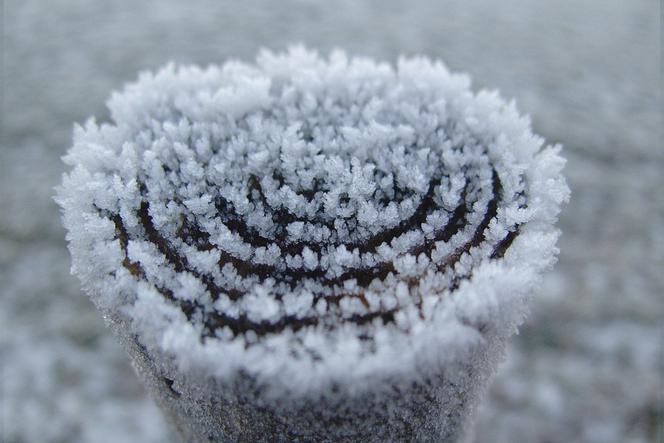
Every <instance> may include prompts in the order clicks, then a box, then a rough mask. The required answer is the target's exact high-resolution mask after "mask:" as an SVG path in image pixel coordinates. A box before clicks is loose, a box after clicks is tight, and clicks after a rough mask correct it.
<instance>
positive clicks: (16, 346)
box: [0, 0, 664, 443]
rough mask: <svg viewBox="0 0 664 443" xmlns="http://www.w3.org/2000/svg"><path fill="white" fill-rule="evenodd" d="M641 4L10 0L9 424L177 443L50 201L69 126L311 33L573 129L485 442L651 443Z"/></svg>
mask: <svg viewBox="0 0 664 443" xmlns="http://www.w3.org/2000/svg"><path fill="white" fill-rule="evenodd" d="M660 17H661V15H660V10H659V4H658V2H656V1H654V0H632V1H625V0H557V1H555V2H554V1H543V0H542V1H532V0H504V1H502V2H492V1H489V0H486V1H480V0H455V1H436V0H427V1H422V2H406V1H402V2H398V1H395V0H390V1H385V0H382V1H380V0H376V1H354V0H346V1H342V2H315V1H313V0H300V1H295V0H291V1H285V2H283V1H282V2H270V1H269V0H264V1H248V2H230V1H218V0H206V1H190V2H176V1H165V0H155V1H142V2H120V1H107V2H77V1H74V0H48V1H47V0H42V1H38V0H6V1H5V2H4V16H3V21H4V23H3V26H2V32H3V35H4V40H3V44H4V67H3V73H2V84H3V86H4V89H3V92H4V101H3V109H2V125H3V126H2V129H3V130H2V139H1V142H0V202H1V205H0V288H1V289H0V291H1V292H0V294H1V297H0V365H1V370H2V377H1V380H0V383H1V385H0V407H1V410H0V414H1V415H0V440H1V441H3V442H5V441H6V442H8V443H9V442H11V443H18V442H30V443H31V442H105V441H109V442H110V441H114V442H152V441H154V442H157V441H159V442H161V441H168V438H169V433H168V431H167V430H166V428H165V427H164V419H163V418H162V416H161V415H160V413H159V411H158V410H157V409H156V407H155V406H154V404H153V403H152V402H151V401H150V400H149V399H148V398H146V396H145V394H144V392H143V390H142V388H141V387H140V386H139V384H138V382H137V381H136V380H135V377H134V375H133V373H132V370H131V368H130V366H129V364H128V361H127V359H126V357H125V355H124V354H123V352H122V350H121V349H120V347H119V345H117V344H116V343H115V342H114V341H113V339H112V338H111V337H110V333H109V332H108V331H107V330H106V329H105V328H104V325H103V321H102V319H101V318H100V316H99V315H98V314H97V312H96V311H95V310H94V308H93V307H92V305H91V303H90V302H89V301H88V299H87V298H86V297H85V296H84V295H83V294H82V293H81V292H80V290H79V287H78V282H77V281H76V280H75V279H73V278H72V277H71V276H70V275H69V256H68V252H67V251H66V249H65V246H64V239H63V237H64V231H63V229H62V227H61V223H60V219H59V215H58V211H57V209H56V207H55V204H54V203H53V201H52V198H51V196H52V195H53V187H54V186H55V185H56V184H58V183H59V181H60V174H61V173H62V171H63V170H64V165H63V164H62V163H61V161H60V160H59V157H60V156H61V155H62V154H63V153H64V151H65V150H66V149H67V148H68V146H69V142H70V137H71V125H72V122H74V121H78V122H80V121H83V120H84V119H85V117H86V116H88V115H97V116H98V117H99V119H100V120H103V119H104V118H106V117H107V112H106V110H105V109H104V101H105V100H106V98H107V96H108V94H109V92H110V91H111V90H112V89H115V88H118V87H119V86H121V85H122V84H123V83H124V82H126V81H129V80H133V79H134V78H135V76H136V73H137V71H138V70H140V69H144V68H154V67H157V66H160V65H162V64H164V63H165V62H166V61H168V60H171V59H172V60H176V61H180V62H190V61H191V62H198V63H202V64H205V63H209V62H218V61H222V60H225V59H226V58H228V57H236V58H241V59H245V60H246V59H251V58H253V56H254V54H255V53H256V52H257V50H258V48H259V47H261V46H266V47H270V48H273V49H282V48H284V47H285V46H286V45H288V44H289V43H294V42H304V43H305V44H307V45H308V46H310V47H313V48H319V49H321V50H322V51H323V52H326V51H327V50H329V49H330V48H332V47H335V46H337V47H343V48H345V49H347V50H348V51H349V52H351V53H356V54H367V55H372V56H374V57H377V58H384V59H388V60H395V59H396V57H397V56H398V54H399V53H407V54H415V53H423V54H427V55H430V56H433V57H440V58H442V59H444V60H445V61H446V63H447V64H448V65H449V66H450V67H451V68H452V69H454V70H463V71H466V72H468V73H470V74H471V75H472V76H473V78H474V80H475V85H476V87H478V88H480V87H490V88H498V89H500V90H501V92H502V94H503V95H504V96H506V97H514V98H515V99H516V100H517V102H518V103H519V107H520V109H522V110H523V111H525V112H529V113H530V114H531V115H532V117H533V122H534V126H535V129H536V131H538V132H539V133H541V134H543V135H545V136H546V137H547V138H548V140H549V141H553V142H561V143H563V144H564V145H565V148H566V149H565V155H566V157H567V158H568V160H569V162H568V167H567V170H566V174H567V177H568V181H569V184H570V187H571V188H572V192H573V196H572V200H571V202H570V204H569V205H567V207H566V208H565V210H564V212H563V217H562V220H561V224H560V225H561V228H562V230H563V236H562V238H561V242H560V247H561V255H560V263H559V264H558V266H557V268H556V271H555V272H553V273H552V274H550V275H549V277H548V278H547V279H546V281H545V283H544V285H543V287H542V288H541V290H540V291H538V294H537V297H536V301H535V303H534V304H533V312H532V315H531V317H530V320H529V322H528V324H527V325H526V326H525V327H524V328H522V330H521V333H520V335H519V336H517V337H515V339H514V340H513V341H512V346H511V349H510V351H509V357H508V360H507V362H506V363H505V364H504V365H503V367H502V368H501V372H500V374H499V375H498V377H497V378H496V382H495V383H494V385H493V387H492V389H491V392H490V395H489V397H488V399H487V401H486V402H485V405H484V406H483V408H482V410H481V411H480V413H479V417H478V423H477V431H476V434H477V435H476V436H477V441H478V442H552V443H556V442H569V441H582V442H602V443H605V442H606V443H610V442H616V443H621V442H652V441H658V438H660V439H661V438H662V422H663V420H664V405H663V397H662V396H663V392H662V389H663V384H664V382H663V379H664V357H663V355H662V353H663V347H664V345H663V341H664V337H663V335H662V334H663V331H662V326H661V324H662V320H661V317H662V314H663V313H664V297H663V295H664V273H662V263H664V230H662V226H664V197H663V196H662V193H661V189H662V186H663V185H664V147H663V146H662V132H661V125H662V114H661V110H660V108H661V78H660V76H659V75H660V74H659V68H660V60H661V43H660V38H661V37H660V26H661V25H660Z"/></svg>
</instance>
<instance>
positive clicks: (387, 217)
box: [58, 48, 568, 389]
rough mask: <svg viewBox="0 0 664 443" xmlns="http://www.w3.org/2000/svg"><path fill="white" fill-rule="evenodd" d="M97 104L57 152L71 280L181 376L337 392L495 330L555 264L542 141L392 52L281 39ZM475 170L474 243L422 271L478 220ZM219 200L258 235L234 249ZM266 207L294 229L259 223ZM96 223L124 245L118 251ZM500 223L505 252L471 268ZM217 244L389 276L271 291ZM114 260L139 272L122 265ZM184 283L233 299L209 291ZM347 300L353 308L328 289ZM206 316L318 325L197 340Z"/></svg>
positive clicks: (509, 107)
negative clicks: (380, 238) (278, 47)
mask: <svg viewBox="0 0 664 443" xmlns="http://www.w3.org/2000/svg"><path fill="white" fill-rule="evenodd" d="M109 107H110V109H111V115H112V119H113V123H112V124H103V125H101V126H98V125H97V124H95V122H94V121H89V122H88V123H87V124H86V126H85V128H77V130H76V133H75V140H74V146H73V147H72V149H71V150H70V152H69V154H68V155H67V156H66V158H65V161H66V162H67V163H68V164H70V165H71V166H73V170H72V171H71V172H70V173H69V174H67V175H65V178H64V181H63V185H62V187H61V188H60V190H59V197H58V201H59V204H60V205H61V206H62V208H63V213H64V222H65V226H66V228H67V230H68V241H69V243H70V250H71V252H72V256H73V263H74V264H73V271H74V273H76V274H77V275H78V276H79V278H80V279H81V281H82V282H83V285H84V287H85V288H86V289H87V290H88V292H89V293H90V294H91V295H92V297H93V300H94V301H95V302H96V304H97V305H98V306H99V307H100V309H101V310H102V311H104V312H107V313H108V312H112V311H118V310H120V311H122V312H123V313H124V314H126V315H127V316H128V317H129V318H130V319H131V320H132V322H133V327H134V328H135V332H136V333H138V334H139V336H140V338H141V341H142V342H143V343H144V344H146V345H147V346H150V347H154V348H155V349H158V350H160V351H162V352H165V353H166V354H168V355H171V356H173V357H174V358H175V360H176V361H177V363H178V364H179V365H181V366H182V367H183V368H191V369H194V368H195V369H197V370H200V371H203V372H204V373H208V374H211V375H213V376H217V377H229V376H232V375H233V374H234V373H235V371H237V370H240V369H242V370H245V371H247V372H248V373H250V374H253V375H255V376H257V377H258V378H259V379H260V380H271V382H272V383H273V384H277V385H281V386H283V387H285V388H289V389H296V388H302V389H307V388H308V387H310V386H313V385H319V384H320V382H321V381H326V380H337V381H341V380H343V381H344V382H346V383H351V384H355V383H353V382H360V383H361V382H363V381H366V380H367V379H370V378H372V377H375V376H376V375H380V373H385V372H389V373H394V372H401V371H408V372H409V371H413V370H415V369H416V368H422V367H427V368H429V367H437V366H438V365H440V364H444V363H445V362H446V361H449V360H450V359H455V358H457V357H459V356H462V355H465V354H466V352H467V351H468V350H469V348H470V347H471V346H472V345H473V343H477V342H478V341H481V340H483V339H484V337H482V334H481V333H480V332H479V329H482V331H483V333H485V334H486V333H491V331H494V330H495V331H505V330H506V329H513V328H515V327H516V326H517V325H518V323H519V322H520V321H521V320H522V318H523V313H524V311H525V306H526V305H525V301H526V298H527V294H528V292H529V290H530V289H531V288H532V287H533V285H534V284H536V282H537V281H538V278H539V276H540V274H541V273H542V271H543V270H545V269H547V268H549V267H550V266H551V265H552V264H553V263H554V261H555V256H556V254H557V250H556V248H555V242H556V240H557V237H558V232H557V231H556V230H555V228H554V226H553V225H554V223H555V221H556V219H557V216H558V212H559V208H560V204H561V203H562V202H563V201H565V200H566V199H567V196H568V189H567V187H566V185H565V183H564V180H563V178H562V176H561V169H562V167H563V164H564V162H563V160H562V159H561V158H560V157H559V155H558V151H559V148H558V147H550V146H548V147H545V146H544V143H543V140H542V139H541V138H539V137H537V136H535V135H533V134H532V132H531V130H530V123H529V121H528V120H527V119H526V118H524V117H521V116H519V114H518V113H517V111H516V109H515V107H514V105H513V104H508V103H505V102H504V101H503V100H501V99H500V98H499V97H498V95H497V94H495V93H491V92H484V91H483V92H480V93H478V94H473V93H472V92H471V91H470V89H469V80H468V79H467V78H466V77H465V76H461V75H454V74H450V73H449V72H448V71H447V70H446V68H445V67H444V66H443V65H442V64H441V63H440V62H431V61H429V60H427V59H424V58H415V59H402V60H400V61H399V63H398V65H397V67H396V69H394V68H392V67H390V66H388V65H386V64H379V63H375V62H374V61H372V60H368V59H351V60H349V59H348V58H347V57H346V56H345V54H343V53H342V52H335V53H333V54H332V55H331V56H330V57H329V59H322V58H320V57H318V56H317V55H316V54H315V53H311V52H307V51H306V50H304V49H302V48H294V49H292V50H291V51H289V52H288V53H287V54H276V55H275V54H271V53H267V52H266V53H262V54H261V55H260V56H259V58H258V60H257V63H256V65H251V66H250V65H245V64H242V63H237V62H228V63H226V64H224V65H222V66H211V67H209V68H206V69H201V68H197V67H175V66H172V65H171V66H168V67H166V68H164V69H163V70H161V71H159V72H158V73H157V74H154V75H153V74H149V73H146V74H143V75H141V77H140V78H139V81H138V82H137V83H135V84H133V85H129V86H128V87H127V88H126V89H125V90H124V91H123V92H122V93H119V94H115V95H114V96H113V97H112V98H111V100H110V102H109ZM492 170H493V171H495V173H496V174H497V177H498V178H499V180H500V183H501V185H502V190H501V196H500V201H499V203H498V208H497V212H496V215H495V217H493V218H492V220H491V222H490V223H489V225H488V226H487V228H486V229H485V230H484V231H483V238H482V242H481V243H480V244H479V245H477V246H473V247H472V248H470V249H469V250H468V251H467V252H466V253H464V254H462V256H461V257H460V259H459V261H458V263H457V264H456V265H454V266H453V267H452V268H451V269H444V270H441V269H439V266H438V264H439V263H440V262H441V261H443V260H444V259H445V258H446V257H448V256H450V255H451V254H453V253H454V252H455V250H458V249H459V248H460V247H462V246H463V245H465V244H468V242H469V241H470V240H471V239H472V237H473V234H474V233H475V231H476V230H477V228H478V226H480V224H481V222H482V218H483V215H485V214H486V213H487V211H488V208H489V206H490V199H491V198H492V196H493V195H492V193H491V191H492V189H491V178H492V172H491V171H492ZM275 174H276V175H277V176H280V177H281V178H279V177H276V176H275ZM251 177H257V178H258V182H259V184H260V187H261V189H262V191H263V193H264V196H265V198H264V201H262V200H261V199H256V198H251V189H250V186H249V183H250V182H251ZM436 178H438V179H440V185H438V186H437V188H436V190H435V199H434V201H435V203H436V208H434V210H433V211H432V212H431V213H430V214H428V216H427V219H426V223H423V224H421V225H420V226H412V229H409V230H408V231H407V232H404V233H403V234H402V235H399V236H398V237H395V238H394V239H391V240H392V241H390V242H386V243H383V244H381V245H380V246H379V247H378V248H376V249H375V250H371V251H369V252H366V253H360V252H359V251H358V250H357V249H355V250H349V249H347V248H346V247H345V246H343V245H344V244H354V245H359V244H362V242H366V241H367V239H370V238H371V237H372V236H373V235H375V234H377V233H379V232H381V231H385V230H388V229H392V228H395V227H396V226H399V223H400V222H401V221H403V220H406V219H408V218H409V217H410V216H411V215H412V214H413V213H414V211H415V208H416V207H417V205H418V203H419V202H420V201H421V200H422V199H423V196H424V195H425V194H426V192H427V190H428V187H429V185H430V183H432V180H434V179H436ZM464 189H465V191H464ZM464 192H465V194H464ZM304 194H306V195H307V197H305V196H304ZM220 198H223V199H224V200H225V201H226V202H228V203H229V204H230V205H231V206H232V208H233V211H234V212H235V213H237V214H238V216H239V217H240V218H241V220H242V222H243V223H244V224H245V225H246V226H248V227H250V228H251V229H252V232H253V233H257V234H258V235H260V236H262V237H263V238H266V239H268V240H270V241H271V244H269V245H268V246H266V247H255V248H254V247H252V246H251V245H250V244H248V243H247V242H246V241H244V240H243V239H242V238H240V236H239V235H238V233H237V232H234V231H233V229H232V224H229V223H228V221H227V220H225V219H224V216H223V214H221V215H220V214H219V208H218V206H216V205H215V202H217V201H218V200H219V199H220ZM395 200H396V201H398V203H395ZM464 200H465V201H466V202H467V203H468V206H469V207H468V211H467V215H466V222H467V225H466V227H464V228H463V229H461V230H460V231H459V232H457V233H456V234H455V235H454V236H452V237H451V238H450V239H449V240H448V241H439V242H437V243H436V244H435V247H434V248H433V249H432V251H431V252H430V255H428V256H427V255H426V254H425V255H424V256H423V255H420V256H419V257H414V256H412V255H410V254H408V251H409V250H410V249H411V248H413V247H415V246H417V245H420V244H422V243H423V242H425V241H426V240H427V239H428V240H430V239H432V238H433V236H434V235H435V233H436V231H437V230H440V229H442V228H443V227H444V226H445V225H446V224H447V222H449V220H450V219H451V218H452V216H453V212H454V209H455V207H457V206H458V205H459V204H464ZM145 201H147V202H149V205H150V209H149V216H150V219H151V222H152V224H153V225H154V227H155V228H156V229H157V231H159V233H160V235H161V236H162V237H163V238H164V239H166V240H167V241H168V242H170V243H171V246H172V248H173V250H174V251H175V252H177V254H178V255H179V256H181V257H186V262H187V264H188V270H185V271H182V270H178V269H175V267H174V266H173V264H172V263H169V260H167V257H165V255H164V254H163V253H162V251H160V250H159V248H158V247H156V246H155V245H154V244H153V242H151V241H149V239H148V238H146V235H145V232H144V228H143V227H141V220H140V217H139V216H138V215H137V212H138V210H139V208H140V206H141V203H142V202H145ZM277 211H281V212H284V213H288V214H290V215H291V216H292V217H294V219H295V220H296V221H294V222H291V223H289V224H288V225H287V226H279V225H278V224H275V223H274V219H273V217H272V216H273V215H274V214H275V213H276V212H277ZM115 214H117V215H119V217H120V218H121V220H122V223H123V225H124V228H125V229H126V231H127V233H128V236H129V241H128V244H127V247H126V254H127V257H126V258H125V251H124V250H123V247H122V244H121V241H119V239H118V230H117V226H116V225H115V224H114V221H113V216H114V215H115ZM183 219H187V220H190V221H191V222H192V223H195V224H196V225H197V226H198V227H199V228H201V230H202V231H204V232H205V233H206V235H207V236H208V237H209V243H210V244H211V245H212V246H213V248H212V249H211V250H200V248H197V247H196V245H192V244H186V242H185V241H183V240H182V239H180V238H179V237H178V236H177V232H178V229H179V227H180V223H181V222H182V220H183ZM517 227H518V232H519V234H518V236H516V238H515V240H514V242H513V243H512V244H511V246H510V247H509V248H508V250H507V252H506V254H505V256H504V257H503V258H499V259H495V260H491V259H489V256H490V255H491V251H492V249H493V248H494V247H495V246H496V245H498V244H499V242H500V240H501V239H502V238H504V236H505V235H506V234H507V233H508V232H511V231H514V230H515V229H516V228H517ZM280 230H281V231H280ZM277 237H279V238H282V243H280V244H282V245H283V244H284V242H285V244H292V243H297V242H300V241H304V242H308V243H310V244H313V245H317V246H319V247H320V251H319V252H314V251H312V250H311V249H304V250H302V253H301V255H300V254H296V255H285V254H282V252H281V250H280V248H279V246H277V245H276V241H274V240H275V238H277ZM222 253H223V254H229V255H230V256H232V257H234V258H235V259H238V260H242V261H245V262H247V263H251V264H255V265H269V266H272V267H273V268H274V269H275V270H276V274H279V273H281V272H285V271H287V270H289V269H290V270H293V269H296V270H297V269H301V270H303V271H304V270H323V271H324V274H325V277H326V278H329V279H333V278H335V277H338V276H340V275H343V273H344V272H346V271H348V270H353V269H357V268H365V267H371V266H374V265H375V264H377V263H390V264H391V265H392V266H393V268H394V272H392V273H390V274H389V275H388V277H387V278H386V279H385V280H384V281H380V280H379V279H377V280H374V281H373V282H372V283H371V285H369V287H368V288H357V287H355V285H354V282H353V281H348V282H345V283H344V284H343V285H342V286H340V287H334V288H331V289H330V288H324V287H321V286H320V285H319V284H318V282H317V281H316V279H315V278H312V279H302V280H301V281H298V282H297V284H296V285H295V287H290V286H288V285H286V284H280V283H279V282H278V281H277V282H276V283H275V281H272V280H271V279H267V280H265V281H262V282H259V280H260V279H258V278H254V277H252V276H248V277H245V278H243V277H240V276H239V275H237V273H236V272H235V270H234V269H233V266H232V265H230V264H226V265H225V266H224V267H223V268H221V269H220V268H219V266H218V264H219V260H220V256H221V254H222ZM127 260H129V261H130V262H131V263H135V264H138V265H140V267H141V269H142V275H140V276H136V275H133V274H132V273H130V272H129V269H128V268H127V267H126V266H123V262H126V261H127ZM197 275H203V276H206V277H207V278H209V279H211V281H213V283H214V284H215V285H217V286H222V287H231V288H233V289H236V290H238V291H240V292H242V293H243V294H244V296H243V297H242V298H240V299H239V300H237V301H236V300H233V299H232V297H226V296H225V295H224V294H223V293H222V294H218V297H217V296H215V297H213V296H212V294H211V293H210V291H209V289H208V288H206V285H205V284H203V282H202V281H201V279H200V278H197V277H196V276H197ZM275 277H276V275H275ZM455 278H458V279H459V280H460V284H459V286H458V288H456V289H455V287H454V286H451V282H452V281H453V280H454V279H455ZM413 279H415V280H416V283H415V284H406V282H408V281H412V280H413ZM277 280H278V279H277ZM163 288H168V289H169V290H170V291H172V294H173V298H174V299H175V300H182V301H187V302H195V303H196V306H197V311H196V312H195V314H194V315H193V316H191V318H189V319H187V318H186V316H185V315H184V313H183V312H182V310H181V309H180V307H178V306H177V305H176V304H175V303H174V302H173V301H172V300H169V299H167V298H165V297H164V295H163ZM450 288H452V289H453V290H450ZM160 291H161V292H160ZM359 291H363V292H364V295H365V298H366V300H367V305H368V306H367V305H364V304H363V303H359V302H358V299H357V297H350V296H349V297H346V296H343V294H357V293H358V292H359ZM315 294H316V295H319V296H320V297H318V298H320V300H318V302H316V303H314V301H313V300H314V295H315ZM335 295H336V296H338V295H342V297H341V300H340V302H339V303H338V304H336V305H335V304H333V303H328V302H327V300H330V299H326V297H331V296H335ZM214 298H217V299H216V300H214ZM386 309H395V310H396V314H395V322H394V324H389V325H383V324H382V323H381V322H380V321H374V322H372V323H369V324H368V325H357V324H355V323H354V322H352V321H342V320H344V319H349V318H351V317H352V316H353V315H368V314H371V313H376V312H381V311H384V310H386ZM215 312H223V313H224V314H226V315H229V316H231V317H233V318H240V317H242V316H245V317H246V318H248V319H250V320H251V321H254V322H266V323H267V324H276V323H278V322H279V320H280V319H283V318H284V317H285V316H292V317H295V318H298V319H301V318H311V317H314V318H315V317H318V318H320V319H321V324H320V325H318V326H311V327H304V328H301V329H299V330H297V331H296V332H292V331H290V330H289V329H288V328H286V329H284V330H282V331H281V332H280V333H278V334H267V335H264V336H261V337H258V336H256V334H255V333H252V331H249V332H247V333H244V334H239V335H235V334H233V333H231V332H230V331H229V330H228V328H219V329H218V330H215V331H213V334H212V335H211V336H206V337H205V339H202V338H201V337H202V335H205V334H204V333H205V332H206V331H205V327H206V323H205V320H206V318H207V317H208V316H211V315H214V313H215ZM335 319H337V320H338V323H339V324H338V325H334V321H335ZM330 322H332V323H333V324H332V326H333V327H330ZM487 326H488V327H487ZM486 331H489V332H486ZM208 335H209V334H208ZM360 336H363V337H366V336H369V337H370V340H366V339H361V337H360ZM349 368H352V370H349ZM295 375H297V377H296V378H295V377H294V376H295ZM293 380H297V386H293V382H292V381H293Z"/></svg>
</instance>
